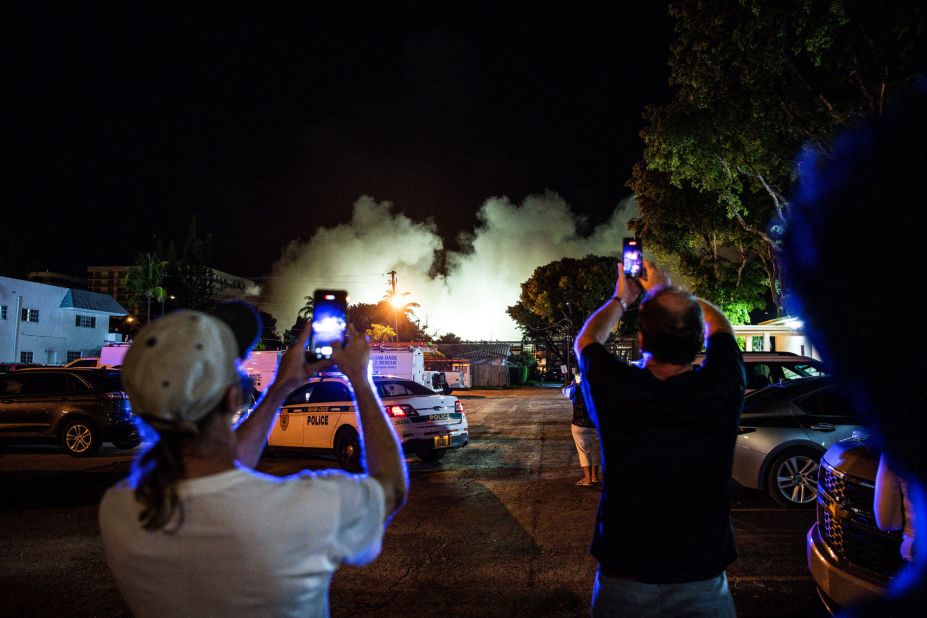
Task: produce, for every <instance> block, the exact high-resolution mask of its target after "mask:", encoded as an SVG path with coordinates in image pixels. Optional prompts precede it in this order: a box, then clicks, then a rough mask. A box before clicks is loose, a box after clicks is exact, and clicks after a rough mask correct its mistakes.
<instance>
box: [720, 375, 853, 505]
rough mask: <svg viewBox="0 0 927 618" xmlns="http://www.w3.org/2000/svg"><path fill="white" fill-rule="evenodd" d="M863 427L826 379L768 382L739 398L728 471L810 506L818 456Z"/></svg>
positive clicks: (779, 498)
mask: <svg viewBox="0 0 927 618" xmlns="http://www.w3.org/2000/svg"><path fill="white" fill-rule="evenodd" d="M862 429H863V426H862V425H860V423H859V421H857V420H856V418H854V416H853V413H852V410H851V409H850V407H849V405H848V403H847V402H846V401H845V400H844V399H843V398H842V397H841V396H840V395H839V393H838V392H837V391H836V389H835V388H834V387H833V385H832V383H831V380H830V378H808V379H801V380H793V381H791V382H783V383H780V384H775V385H772V386H768V387H766V388H763V389H760V390H758V391H755V392H753V393H750V394H749V395H748V396H747V398H746V400H745V402H744V412H743V416H742V418H741V422H740V427H739V430H738V436H737V447H736V448H735V449H734V468H733V472H732V476H733V477H734V480H735V481H737V482H738V483H740V484H741V485H743V486H745V487H750V488H753V489H759V490H762V491H766V492H767V493H768V494H769V495H770V496H771V497H772V498H773V500H775V501H776V502H778V503H780V504H783V505H785V506H789V507H795V508H801V507H809V508H810V507H813V506H814V504H815V499H816V498H817V489H818V462H819V461H820V459H821V456H822V455H823V454H824V452H825V451H826V450H827V449H828V448H830V446H831V445H832V444H834V443H835V442H838V441H840V440H842V439H844V438H848V437H850V436H851V435H852V434H853V432H854V431H858V430H862Z"/></svg>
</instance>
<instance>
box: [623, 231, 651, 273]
mask: <svg viewBox="0 0 927 618" xmlns="http://www.w3.org/2000/svg"><path fill="white" fill-rule="evenodd" d="M643 250H644V247H643V244H641V240H640V238H625V239H624V242H623V243H622V247H621V263H622V268H623V269H624V276H625V277H630V278H632V279H637V278H639V277H641V276H645V277H646V274H645V273H644V254H643Z"/></svg>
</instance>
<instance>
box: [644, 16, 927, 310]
mask: <svg viewBox="0 0 927 618" xmlns="http://www.w3.org/2000/svg"><path fill="white" fill-rule="evenodd" d="M670 13H671V15H672V16H673V17H675V18H676V34H677V38H676V41H675V42H674V44H673V46H672V48H671V57H670V68H671V77H670V82H671V84H672V85H673V86H675V87H676V93H675V96H674V99H673V100H672V101H670V102H669V103H667V104H665V105H659V106H651V107H648V108H647V110H646V112H645V114H644V116H645V118H646V120H647V121H648V126H647V128H645V129H644V131H643V132H642V134H641V135H642V137H643V139H644V145H645V150H644V160H643V162H642V163H640V164H638V165H637V166H636V167H635V169H634V171H633V175H632V178H631V180H630V181H629V183H628V186H629V187H630V188H631V189H632V190H634V192H635V193H636V194H637V195H638V205H639V206H640V209H641V216H640V219H639V220H638V222H637V225H638V231H639V233H642V234H646V239H647V242H648V244H649V245H650V246H651V247H654V248H656V249H658V250H662V251H665V252H668V253H672V254H675V255H679V257H680V261H681V262H682V264H683V269H684V270H685V271H686V275H687V276H688V277H689V278H690V280H691V281H692V282H693V284H694V286H695V287H696V291H697V292H698V293H699V294H702V295H704V296H706V297H708V298H711V299H712V300H717V301H719V302H722V303H724V302H725V301H727V302H735V303H744V304H746V305H755V304H756V303H758V302H761V301H760V300H758V297H757V290H758V286H759V285H760V284H763V285H765V286H766V287H767V288H768V296H769V298H770V299H771V300H772V301H773V304H774V305H775V306H776V307H777V308H778V309H781V297H782V292H783V290H782V284H781V278H780V274H779V270H780V269H779V255H778V252H779V246H778V243H777V241H776V232H777V230H778V228H779V226H781V225H783V223H784V222H785V221H786V220H787V219H788V215H789V200H788V195H789V194H790V192H791V190H792V186H793V183H794V181H795V167H794V163H793V161H794V159H795V155H796V154H797V153H798V151H799V149H800V148H801V147H802V145H803V144H806V145H808V146H809V147H811V148H816V149H818V150H820V151H821V152H822V153H823V154H825V156H826V154H827V148H828V144H829V143H830V141H831V139H832V137H833V135H834V134H835V132H836V131H837V130H839V129H840V128H842V127H845V126H846V125H848V124H849V123H851V122H853V121H855V120H856V119H858V118H862V117H870V118H875V117H878V116H879V115H880V114H881V113H882V111H883V110H884V109H885V106H886V105H887V104H888V103H889V102H890V101H891V100H892V99H893V98H895V97H898V96H900V95H902V94H903V93H904V91H905V89H906V88H907V87H908V86H909V84H910V82H911V81H912V79H914V78H915V76H916V75H917V73H918V71H921V70H923V66H922V63H923V59H924V58H925V57H927V43H925V36H924V35H925V34H927V27H925V9H924V8H923V5H922V3H919V2H913V1H910V0H902V1H899V2H892V3H879V2H866V1H862V0H831V1H829V2H815V1H814V0H783V1H782V2H761V1H760V0H737V1H735V2H728V1H726V0H678V1H676V2H672V3H670ZM651 235H652V236H651Z"/></svg>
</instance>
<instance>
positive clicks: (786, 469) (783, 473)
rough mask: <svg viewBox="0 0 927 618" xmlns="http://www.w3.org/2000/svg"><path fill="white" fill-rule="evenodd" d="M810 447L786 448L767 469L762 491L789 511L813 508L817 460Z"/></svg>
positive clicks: (816, 491) (816, 479) (819, 455)
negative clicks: (767, 472)
mask: <svg viewBox="0 0 927 618" xmlns="http://www.w3.org/2000/svg"><path fill="white" fill-rule="evenodd" d="M820 459H821V454H820V453H818V452H817V451H816V450H814V449H810V448H797V449H789V450H787V451H785V452H784V453H781V454H779V455H778V456H777V457H776V458H775V459H774V460H773V462H772V465H771V466H769V474H768V476H767V479H766V489H767V491H768V492H769V495H770V496H772V499H773V500H775V501H776V502H778V503H779V504H782V505H784V506H788V507H791V508H810V507H813V506H814V505H815V503H816V501H817V497H818V461H820Z"/></svg>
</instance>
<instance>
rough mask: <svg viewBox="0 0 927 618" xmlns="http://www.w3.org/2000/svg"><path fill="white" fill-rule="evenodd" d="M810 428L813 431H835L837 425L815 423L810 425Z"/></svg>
mask: <svg viewBox="0 0 927 618" xmlns="http://www.w3.org/2000/svg"><path fill="white" fill-rule="evenodd" d="M811 429H813V430H815V431H836V430H837V427H835V426H834V425H831V424H830V423H815V424H814V425H812V426H811Z"/></svg>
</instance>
